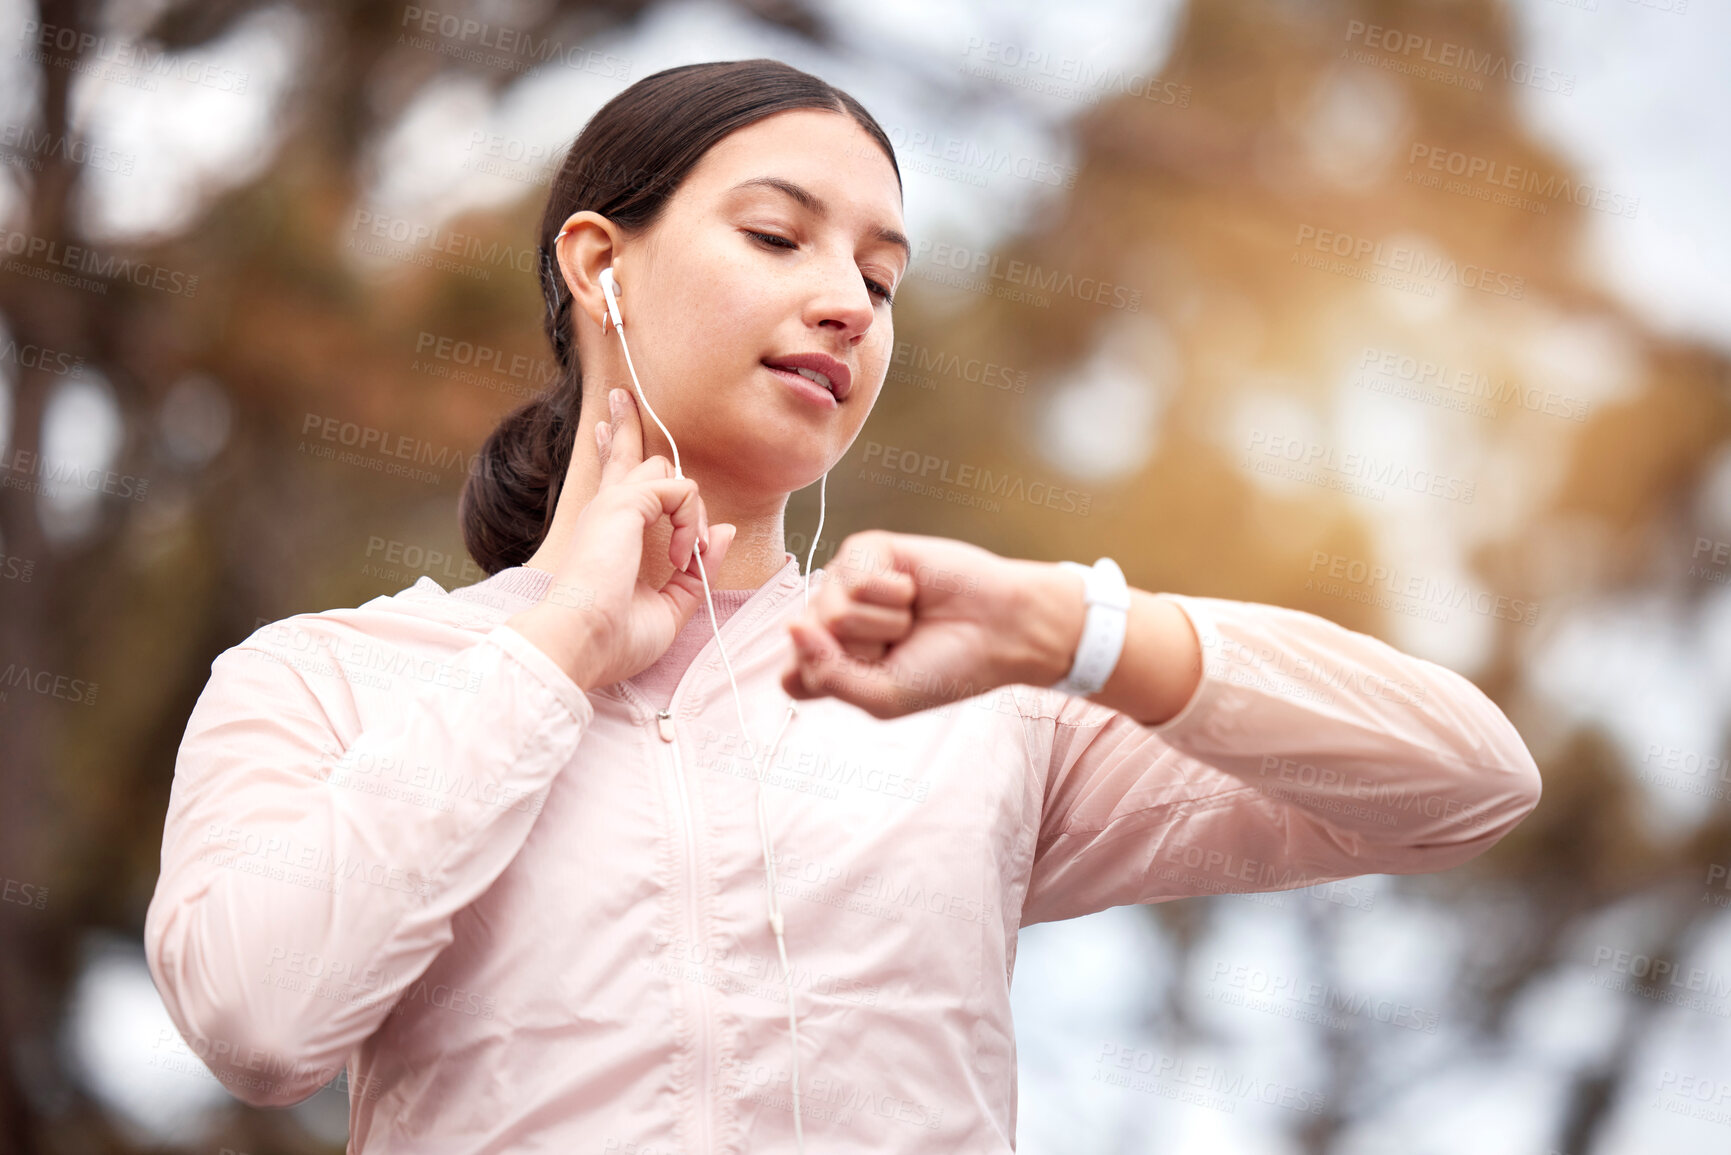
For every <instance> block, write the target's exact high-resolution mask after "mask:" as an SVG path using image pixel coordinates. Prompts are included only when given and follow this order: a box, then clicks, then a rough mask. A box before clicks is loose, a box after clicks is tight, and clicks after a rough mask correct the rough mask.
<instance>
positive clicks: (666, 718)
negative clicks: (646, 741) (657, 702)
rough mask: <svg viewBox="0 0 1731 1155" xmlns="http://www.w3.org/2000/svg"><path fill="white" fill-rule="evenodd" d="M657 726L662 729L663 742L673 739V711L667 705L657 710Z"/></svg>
mask: <svg viewBox="0 0 1731 1155" xmlns="http://www.w3.org/2000/svg"><path fill="white" fill-rule="evenodd" d="M655 726H656V729H658V730H660V731H661V740H662V741H663V742H671V741H673V711H672V710H670V709H668V708H667V707H666V706H663V707H661V709H659V710H657V711H655Z"/></svg>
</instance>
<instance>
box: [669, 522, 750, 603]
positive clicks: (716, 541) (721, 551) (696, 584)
mask: <svg viewBox="0 0 1731 1155" xmlns="http://www.w3.org/2000/svg"><path fill="white" fill-rule="evenodd" d="M737 529H738V527H737V526H735V525H734V524H733V523H732V522H727V521H721V522H717V523H716V524H715V528H714V530H713V531H711V534H710V539H709V548H708V549H706V550H704V551H703V561H702V565H703V571H704V573H705V574H708V575H709V577H710V580H711V581H713V580H714V576H715V575H714V571H713V569H712V568H711V567H713V566H719V565H720V564H721V563H722V561H723V559H725V558H726V557H727V547H728V546H730V545H732V544H733V538H734V534H735V532H736V531H737ZM660 593H661V596H662V597H664V598H666V599H667V601H668V603H669V604H670V605H671V606H672V607H673V613H674V620H675V621H677V622H678V623H679V626H680V627H681V628H683V627H684V625H685V623H686V622H688V621H690V620H691V615H692V614H694V613H696V612H697V607H698V606H700V605H702V604H703V578H702V576H701V575H699V574H698V572H697V565H696V564H693V565H692V566H691V568H690V569H689V570H675V571H674V572H673V573H672V574H671V575H670V576H669V577H668V579H667V584H666V585H664V586H662V587H661V590H660Z"/></svg>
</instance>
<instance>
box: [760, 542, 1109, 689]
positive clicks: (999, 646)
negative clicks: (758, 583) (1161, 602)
mask: <svg viewBox="0 0 1731 1155" xmlns="http://www.w3.org/2000/svg"><path fill="white" fill-rule="evenodd" d="M823 571H824V574H825V577H826V580H825V581H823V582H822V584H821V585H820V586H819V587H818V589H817V591H816V592H815V593H814V594H813V596H812V599H811V604H810V606H809V607H807V609H806V611H805V613H804V614H802V615H801V616H800V617H799V618H797V619H795V620H794V621H792V622H790V623H788V627H787V628H788V632H789V634H790V636H791V638H792V641H793V651H794V653H793V658H794V660H793V665H792V666H791V667H790V668H789V669H788V670H787V671H786V672H784V673H783V674H782V679H781V684H782V687H783V689H785V690H786V691H787V693H788V694H789V695H790V696H792V697H794V698H797V699H801V700H804V699H809V698H820V697H825V696H834V697H837V698H840V699H841V700H842V701H844V702H850V703H852V704H853V705H855V706H858V707H860V708H861V709H862V710H865V711H866V712H867V713H869V714H871V715H873V716H874V717H878V718H895V717H899V716H901V715H903V714H909V713H913V712H914V711H916V710H924V709H929V708H930V707H933V706H941V705H943V704H944V703H946V702H953V701H957V700H959V699H962V698H971V697H973V696H974V695H976V694H983V693H985V692H986V691H988V690H992V689H995V688H996V687H998V686H1003V685H1009V684H1012V683H1026V684H1029V685H1035V686H1049V685H1051V684H1052V683H1053V682H1056V681H1057V680H1058V679H1060V678H1062V677H1063V676H1064V674H1065V672H1066V671H1067V670H1068V669H1069V668H1070V661H1071V659H1072V658H1073V657H1074V655H1075V652H1076V645H1077V643H1078V642H1079V640H1080V639H1081V636H1082V625H1083V621H1084V619H1085V617H1086V614H1087V606H1086V603H1085V602H1084V600H1083V596H1082V582H1081V581H1080V580H1079V579H1078V578H1075V577H1074V576H1072V575H1068V574H1065V573H1063V572H1062V571H1061V570H1060V569H1059V568H1058V567H1057V566H1055V565H1052V564H1051V563H1047V562H1034V561H1023V560H1018V559H1016V558H1005V557H999V556H998V555H997V554H995V553H992V552H991V551H990V550H986V549H981V548H980V547H979V546H975V545H969V544H968V543H966V542H960V541H954V540H952V539H950V538H944V537H931V536H927V535H922V534H911V533H891V532H889V531H888V530H878V529H874V530H865V531H862V532H860V533H855V534H850V535H849V536H848V537H846V538H844V539H843V540H842V542H841V544H840V546H839V547H838V548H837V549H836V553H835V557H834V558H832V559H831V561H830V563H829V564H828V565H826V566H824V567H823Z"/></svg>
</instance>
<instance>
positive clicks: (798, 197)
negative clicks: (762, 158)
mask: <svg viewBox="0 0 1731 1155" xmlns="http://www.w3.org/2000/svg"><path fill="white" fill-rule="evenodd" d="M749 188H772V189H775V190H777V191H778V192H783V193H786V194H787V195H788V196H790V197H792V198H793V199H794V201H795V202H797V203H798V204H799V206H800V207H801V208H803V209H805V210H806V211H807V212H809V213H811V214H812V215H813V216H816V217H821V216H825V215H827V214H828V212H829V205H827V204H825V203H824V200H823V198H822V197H820V196H818V195H817V194H816V193H814V192H812V191H811V190H810V189H808V188H806V187H805V186H803V185H797V184H795V183H793V182H792V181H790V180H788V179H786V178H785V177H779V176H754V177H752V178H751V179H750V180H742V181H740V182H739V183H738V184H736V185H734V186H733V187H732V188H730V189H728V190H727V191H728V192H738V191H739V190H740V189H749ZM872 235H873V236H875V237H876V238H877V239H878V240H880V241H884V242H886V243H887V244H892V245H895V246H896V247H897V248H899V249H901V251H902V256H903V257H904V258H905V259H906V260H908V261H912V260H913V259H914V249H913V246H912V245H910V244H909V243H908V239H907V237H905V236H903V235H902V234H901V233H899V232H897V231H896V230H895V229H892V228H889V227H888V226H886V225H879V226H878V227H877V228H875V229H873V230H872Z"/></svg>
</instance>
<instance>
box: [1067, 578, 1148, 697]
mask: <svg viewBox="0 0 1731 1155" xmlns="http://www.w3.org/2000/svg"><path fill="white" fill-rule="evenodd" d="M1058 564H1059V565H1061V566H1063V567H1064V568H1065V569H1068V570H1073V571H1075V572H1076V573H1078V574H1081V575H1082V581H1083V582H1084V583H1085V588H1084V590H1083V596H1084V597H1085V598H1086V599H1087V602H1088V617H1087V620H1086V621H1085V622H1084V623H1083V625H1082V640H1081V642H1080V643H1079V644H1078V645H1077V646H1076V659H1075V661H1074V662H1073V663H1071V666H1070V672H1069V674H1067V675H1065V677H1064V678H1063V680H1061V681H1059V682H1056V683H1054V684H1053V686H1052V689H1054V690H1061V691H1063V692H1064V693H1066V694H1076V695H1079V696H1081V697H1087V696H1088V695H1090V694H1094V693H1097V692H1098V691H1099V690H1100V687H1102V686H1104V685H1105V684H1106V679H1108V678H1110V677H1111V676H1112V671H1113V670H1114V669H1116V668H1117V666H1118V658H1119V656H1120V655H1121V654H1123V652H1124V635H1125V633H1126V631H1127V628H1128V626H1129V621H1130V586H1129V584H1128V583H1127V582H1125V580H1124V571H1123V570H1121V569H1119V568H1118V563H1117V562H1115V561H1113V560H1112V559H1111V558H1109V557H1103V558H1101V559H1100V560H1099V561H1097V562H1095V563H1094V564H1093V565H1092V566H1085V565H1083V564H1081V563H1080V562H1074V561H1061V562H1059V563H1058Z"/></svg>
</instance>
